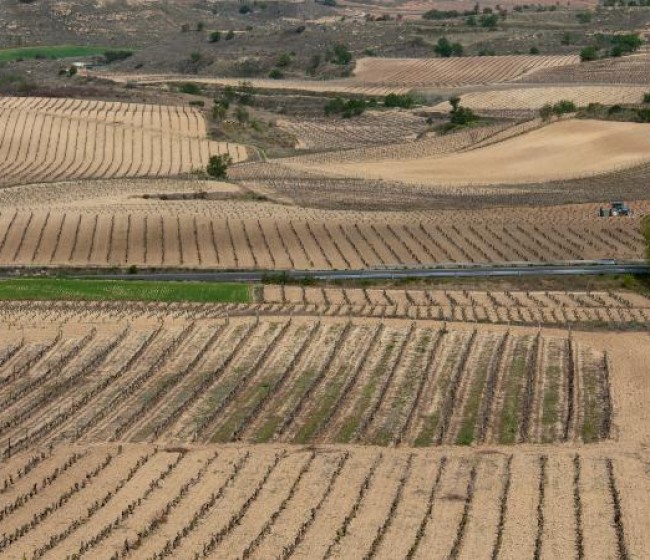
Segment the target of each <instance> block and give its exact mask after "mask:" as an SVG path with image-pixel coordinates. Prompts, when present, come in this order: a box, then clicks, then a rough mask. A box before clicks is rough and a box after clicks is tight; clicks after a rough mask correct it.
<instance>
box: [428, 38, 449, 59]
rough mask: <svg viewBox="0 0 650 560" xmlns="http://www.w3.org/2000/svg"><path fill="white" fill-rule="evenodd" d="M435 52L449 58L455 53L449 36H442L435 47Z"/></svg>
mask: <svg viewBox="0 0 650 560" xmlns="http://www.w3.org/2000/svg"><path fill="white" fill-rule="evenodd" d="M433 52H435V53H436V54H437V55H438V56H440V57H442V58H449V57H450V56H451V55H452V54H453V52H454V51H453V49H452V48H451V43H450V42H449V39H447V37H440V39H438V42H437V43H436V46H435V47H433Z"/></svg>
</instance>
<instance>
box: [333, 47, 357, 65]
mask: <svg viewBox="0 0 650 560" xmlns="http://www.w3.org/2000/svg"><path fill="white" fill-rule="evenodd" d="M332 62H333V63H334V64H339V65H341V66H346V65H347V64H350V62H352V53H351V52H350V49H348V47H346V46H345V45H342V44H338V45H334V53H333V57H332Z"/></svg>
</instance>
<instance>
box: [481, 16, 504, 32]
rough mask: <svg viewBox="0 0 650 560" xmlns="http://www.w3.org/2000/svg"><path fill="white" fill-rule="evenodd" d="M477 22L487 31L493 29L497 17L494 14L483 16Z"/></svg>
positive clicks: (497, 21) (497, 19) (497, 20)
mask: <svg viewBox="0 0 650 560" xmlns="http://www.w3.org/2000/svg"><path fill="white" fill-rule="evenodd" d="M478 22H479V23H480V25H481V27H485V28H487V29H495V28H496V26H497V24H498V23H499V16H497V15H496V14H483V15H482V16H481V17H480V18H479V20H478Z"/></svg>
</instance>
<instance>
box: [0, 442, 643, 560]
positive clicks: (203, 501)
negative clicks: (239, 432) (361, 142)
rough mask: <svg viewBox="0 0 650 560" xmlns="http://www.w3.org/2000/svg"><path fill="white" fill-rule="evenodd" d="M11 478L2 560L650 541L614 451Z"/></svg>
mask: <svg viewBox="0 0 650 560" xmlns="http://www.w3.org/2000/svg"><path fill="white" fill-rule="evenodd" d="M54 472H56V473H57V474H58V476H54V475H53V473H54ZM19 474H20V478H18V476H19ZM3 475H4V477H5V480H9V479H11V480H13V484H10V485H9V486H7V487H5V492H3V494H4V495H3V496H2V498H4V499H5V501H6V502H8V503H9V504H11V505H13V502H12V500H20V504H19V505H16V506H13V507H9V509H8V510H6V511H7V513H6V514H5V515H4V516H3V526H4V527H5V528H6V531H7V533H6V536H5V537H4V540H0V546H1V547H2V553H3V555H4V556H6V557H7V558H20V557H22V555H23V554H24V555H26V556H27V557H28V558H32V557H33V558H65V557H73V558H76V557H79V558H84V557H86V558H138V559H145V558H146V559H152V560H153V559H159V558H229V559H230V558H233V559H234V558H242V557H243V558H260V559H262V558H276V557H277V558H341V559H344V558H371V557H372V558H382V559H394V558H446V557H448V556H449V555H452V557H456V558H467V559H470V558H471V559H478V558H491V557H497V558H535V557H544V558H570V557H573V554H574V553H575V551H576V549H577V550H582V551H584V554H585V557H586V558H595V559H599V558H602V559H604V558H621V557H623V558H643V555H644V551H645V550H646V549H645V547H646V546H647V544H648V542H647V531H646V530H645V529H646V526H644V524H647V522H648V519H647V516H644V515H643V512H641V511H640V510H639V504H638V496H639V494H640V493H641V492H645V491H647V488H648V477H647V474H645V473H644V472H643V463H642V461H641V460H639V459H638V458H636V457H633V456H625V455H615V454H613V453H612V452H611V451H609V452H608V451H607V450H605V449H603V450H600V451H596V450H587V449H585V450H580V451H579V452H577V453H574V452H571V451H569V450H566V449H561V450H550V449H547V448H542V449H540V450H538V451H533V450H527V451H514V450H513V451H510V452H509V451H496V450H494V451H492V452H485V453H481V454H478V453H476V454H473V453H462V452H459V451H456V450H452V449H449V450H444V451H427V452H423V451H418V450H410V451H408V450H403V449H401V450H393V449H391V450H383V451H379V450H377V449H373V448H370V449H362V448H347V447H339V446H334V447H326V448H323V447H314V448H311V449H306V448H301V447H297V448H296V447H284V446H273V447H267V446H235V447H232V446H228V447H221V446H217V447H207V448H194V447H189V448H186V447H176V448H174V447H159V446H156V447H154V446H151V445H144V444H141V445H117V444H110V445H103V446H94V447H90V448H79V447H76V446H73V447H67V446H62V447H60V448H57V449H56V450H55V451H48V450H44V451H41V452H35V453H32V454H27V455H21V456H17V457H15V458H12V460H11V461H9V462H8V463H5V464H4V465H3ZM32 486H35V488H36V490H35V491H34V493H30V490H29V489H30V488H31V487H32ZM22 503H24V504H25V505H24V506H22ZM21 506H22V507H21ZM30 511H34V512H35V517H34V518H33V519H32V518H31V517H30V515H29V513H30ZM492 554H494V556H492Z"/></svg>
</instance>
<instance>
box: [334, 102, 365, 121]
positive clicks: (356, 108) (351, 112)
mask: <svg viewBox="0 0 650 560" xmlns="http://www.w3.org/2000/svg"><path fill="white" fill-rule="evenodd" d="M368 105H370V104H369V103H366V102H365V101H364V100H363V99H348V100H347V101H346V100H344V99H343V98H341V97H336V98H334V99H332V100H330V101H328V103H327V105H325V114H326V115H327V116H328V117H329V116H330V115H333V114H338V115H341V116H342V117H343V118H344V119H350V118H352V117H358V116H359V115H361V114H363V112H364V111H365V110H366V108H367V107H368Z"/></svg>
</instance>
